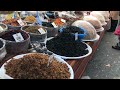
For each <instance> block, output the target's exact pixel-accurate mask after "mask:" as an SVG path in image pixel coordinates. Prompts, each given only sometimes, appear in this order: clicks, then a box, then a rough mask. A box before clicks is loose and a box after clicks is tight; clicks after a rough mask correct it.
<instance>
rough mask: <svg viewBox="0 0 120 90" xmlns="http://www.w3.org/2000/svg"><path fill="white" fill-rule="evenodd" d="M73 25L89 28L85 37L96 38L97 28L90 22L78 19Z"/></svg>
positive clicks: (88, 38) (87, 38)
mask: <svg viewBox="0 0 120 90" xmlns="http://www.w3.org/2000/svg"><path fill="white" fill-rule="evenodd" d="M72 26H77V27H81V28H84V29H85V30H87V35H86V36H85V37H84V39H86V40H91V39H94V38H96V35H97V33H96V30H95V28H94V27H93V25H92V24H90V23H89V22H87V21H83V20H77V21H75V22H74V23H73V24H72Z"/></svg>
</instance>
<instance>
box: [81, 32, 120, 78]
mask: <svg viewBox="0 0 120 90" xmlns="http://www.w3.org/2000/svg"><path fill="white" fill-rule="evenodd" d="M116 42H118V39H117V36H115V35H113V33H111V32H105V35H104V37H103V39H102V41H101V43H100V44H99V47H98V49H97V51H96V53H95V55H94V56H93V59H92V60H91V61H90V62H89V64H88V66H87V68H86V70H85V72H84V74H83V76H89V77H90V78H91V79H120V51H119V50H114V49H112V48H111V46H112V45H115V44H116ZM89 77H87V78H89ZM83 78H84V77H83Z"/></svg>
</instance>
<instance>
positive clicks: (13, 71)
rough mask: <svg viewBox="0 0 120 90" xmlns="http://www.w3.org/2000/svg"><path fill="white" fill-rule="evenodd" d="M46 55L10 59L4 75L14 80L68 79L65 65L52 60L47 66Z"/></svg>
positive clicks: (68, 74)
mask: <svg viewBox="0 0 120 90" xmlns="http://www.w3.org/2000/svg"><path fill="white" fill-rule="evenodd" d="M48 57H49V56H48V55H46V54H44V55H43V54H40V53H39V54H38V53H34V54H29V55H25V56H23V57H22V58H20V59H14V58H13V59H12V60H11V61H10V62H8V63H7V65H5V69H6V74H7V75H9V76H11V77H12V78H14V79H69V78H70V73H69V70H68V67H67V65H66V64H64V63H61V62H58V61H57V60H55V59H54V58H53V60H52V62H50V63H49V66H47V64H48Z"/></svg>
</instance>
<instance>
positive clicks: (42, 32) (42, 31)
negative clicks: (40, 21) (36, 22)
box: [38, 28, 46, 34]
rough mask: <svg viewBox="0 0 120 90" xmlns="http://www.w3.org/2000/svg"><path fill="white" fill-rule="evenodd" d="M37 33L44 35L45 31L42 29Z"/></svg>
mask: <svg viewBox="0 0 120 90" xmlns="http://www.w3.org/2000/svg"><path fill="white" fill-rule="evenodd" d="M38 31H39V32H40V33H41V34H45V33H46V32H45V30H44V29H43V28H39V29H38Z"/></svg>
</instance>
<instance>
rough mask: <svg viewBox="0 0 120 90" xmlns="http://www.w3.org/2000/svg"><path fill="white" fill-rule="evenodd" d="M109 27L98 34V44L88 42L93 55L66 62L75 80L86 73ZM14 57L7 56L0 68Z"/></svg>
mask: <svg viewBox="0 0 120 90" xmlns="http://www.w3.org/2000/svg"><path fill="white" fill-rule="evenodd" d="M107 27H108V25H106V26H104V29H105V30H104V31H102V32H100V33H98V34H99V35H100V38H99V40H98V41H97V42H87V43H88V44H89V45H90V46H91V48H92V54H91V55H89V56H87V57H85V58H82V59H78V60H66V61H67V62H68V63H69V64H70V65H71V66H72V68H73V71H74V78H75V79H80V78H81V76H82V74H83V73H84V71H85V68H86V66H87V65H88V62H89V61H90V60H92V57H93V56H94V54H95V52H96V50H97V47H98V45H99V43H100V42H101V40H102V37H103V35H104V33H105V31H106V29H107ZM13 56H15V54H12V55H10V54H7V55H6V57H5V58H4V59H3V60H2V61H0V67H1V66H2V64H3V63H4V62H6V61H7V60H8V59H10V58H12V57H13Z"/></svg>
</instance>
